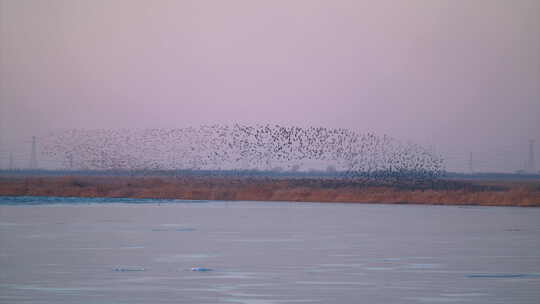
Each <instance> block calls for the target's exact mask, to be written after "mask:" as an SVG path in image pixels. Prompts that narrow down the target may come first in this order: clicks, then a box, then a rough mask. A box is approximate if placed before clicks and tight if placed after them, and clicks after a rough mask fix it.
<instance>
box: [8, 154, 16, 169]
mask: <svg viewBox="0 0 540 304" xmlns="http://www.w3.org/2000/svg"><path fill="white" fill-rule="evenodd" d="M13 169H15V164H14V162H13V152H9V170H13Z"/></svg>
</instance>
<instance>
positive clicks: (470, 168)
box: [469, 152, 474, 174]
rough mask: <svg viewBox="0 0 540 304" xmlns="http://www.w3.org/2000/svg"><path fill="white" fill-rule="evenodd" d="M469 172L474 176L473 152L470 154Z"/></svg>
mask: <svg viewBox="0 0 540 304" xmlns="http://www.w3.org/2000/svg"><path fill="white" fill-rule="evenodd" d="M469 172H470V173H471V174H473V173H474V172H473V158H472V152H471V153H470V154H469Z"/></svg>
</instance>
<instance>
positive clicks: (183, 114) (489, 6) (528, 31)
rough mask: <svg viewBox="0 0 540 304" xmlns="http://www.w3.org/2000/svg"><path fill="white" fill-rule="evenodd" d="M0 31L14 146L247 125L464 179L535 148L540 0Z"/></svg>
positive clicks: (69, 16)
mask: <svg viewBox="0 0 540 304" xmlns="http://www.w3.org/2000/svg"><path fill="white" fill-rule="evenodd" d="M0 30H1V32H0V51H1V53H0V94H1V95H0V144H3V146H4V148H3V149H2V148H0V149H2V150H4V152H5V151H6V150H9V149H11V147H10V145H15V144H16V143H20V142H23V141H26V140H27V139H28V137H29V136H31V135H33V134H38V135H39V134H43V132H45V131H48V130H54V129H65V128H154V127H166V128H174V127H184V126H190V125H200V124H213V123H229V124H232V123H237V122H238V123H250V124H253V123H279V124H286V125H300V126H308V125H315V126H324V127H346V128H351V129H354V130H357V131H359V132H365V131H374V132H376V133H378V134H388V135H390V136H393V137H395V138H398V139H401V140H411V141H414V142H417V143H420V144H423V145H429V146H432V147H434V148H435V149H436V150H437V151H439V152H441V153H442V154H443V155H445V156H446V157H447V159H448V166H449V169H455V170H459V169H463V167H466V159H467V157H468V153H469V151H473V152H474V155H475V158H476V157H478V162H477V167H478V168H479V169H483V170H515V169H519V168H520V166H521V167H522V165H523V161H524V160H525V159H526V157H527V155H526V151H527V141H528V139H536V140H537V145H536V146H537V149H536V150H537V151H538V150H540V1H538V0H512V1H509V0H446V1H442V0H402V1H398V0H388V1H381V0H371V1H361V0H331V1H330V0H324V1H322V0H284V1H281V0H271V1H265V0H261V1H254V0H227V1H224V0H215V1H205V0H193V1H181V0H178V1H165V0H153V1H149V0H145V1H136V0H85V1H81V0H34V1H32V0H0ZM0 155H1V154H0ZM537 155H539V153H537ZM2 157H3V159H4V160H3V162H4V163H5V153H4V154H3V156H2ZM539 158H540V157H538V156H537V163H540V159H539ZM537 167H540V166H537Z"/></svg>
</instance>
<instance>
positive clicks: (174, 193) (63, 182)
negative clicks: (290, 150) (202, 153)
mask: <svg viewBox="0 0 540 304" xmlns="http://www.w3.org/2000/svg"><path fill="white" fill-rule="evenodd" d="M0 195H13V196H22V195H34V196H64V197H67V196H73V197H131V198H176V199H189V200H260V201H300V202H351V203H353V202H357V203H389V204H434V205H489V206H540V181H519V182H509V181H508V182H507V181H484V182H474V183H473V182H464V181H440V182H438V183H437V185H435V186H434V187H395V186H384V185H379V186H377V185H366V184H362V183H359V182H354V181H344V180H320V179H269V178H267V179H264V178H255V179H248V178H217V177H205V178H203V177H189V178H188V177H183V178H166V177H110V176H109V177H107V176H66V177H24V178H17V177H12V178H9V177H3V178H0Z"/></svg>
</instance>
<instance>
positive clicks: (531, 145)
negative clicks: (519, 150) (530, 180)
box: [527, 139, 536, 173]
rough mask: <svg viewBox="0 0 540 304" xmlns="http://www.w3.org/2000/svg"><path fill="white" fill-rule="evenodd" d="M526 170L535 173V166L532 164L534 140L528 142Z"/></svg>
mask: <svg viewBox="0 0 540 304" xmlns="http://www.w3.org/2000/svg"><path fill="white" fill-rule="evenodd" d="M527 167H528V169H529V172H530V173H535V170H536V164H535V163H534V140H533V139H531V140H529V162H528V166H527Z"/></svg>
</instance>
